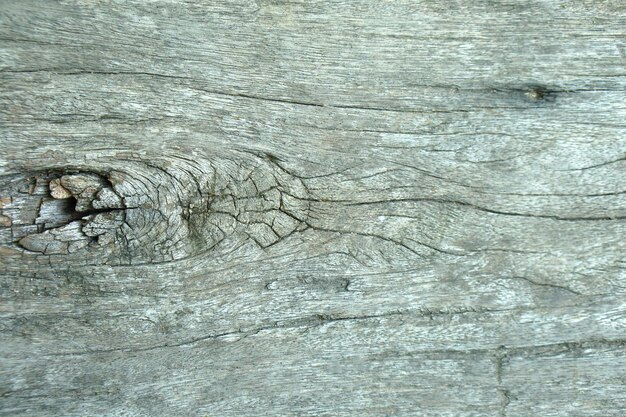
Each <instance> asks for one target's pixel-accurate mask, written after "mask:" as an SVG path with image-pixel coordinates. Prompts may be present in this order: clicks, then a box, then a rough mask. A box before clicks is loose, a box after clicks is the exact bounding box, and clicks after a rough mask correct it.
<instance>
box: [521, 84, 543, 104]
mask: <svg viewBox="0 0 626 417" xmlns="http://www.w3.org/2000/svg"><path fill="white" fill-rule="evenodd" d="M524 95H525V96H526V98H527V99H529V100H531V101H541V100H545V99H546V98H547V96H548V90H547V89H545V88H543V87H537V86H536V87H531V88H530V89H528V90H527V91H526V92H525V93H524Z"/></svg>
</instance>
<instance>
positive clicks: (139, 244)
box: [0, 157, 309, 265]
mask: <svg viewBox="0 0 626 417" xmlns="http://www.w3.org/2000/svg"><path fill="white" fill-rule="evenodd" d="M219 162H220V163H219V164H216V163H211V162H209V161H207V160H204V161H200V162H198V163H196V162H193V161H190V160H189V159H183V158H180V159H176V158H170V159H168V160H160V161H159V160H156V159H153V160H151V161H150V162H146V161H145V160H132V161H129V160H125V161H123V162H118V163H117V164H116V166H115V169H111V167H109V168H108V169H106V170H96V169H94V170H93V171H91V170H81V169H78V170H69V169H68V170H66V171H51V172H45V173H39V174H35V175H34V176H31V177H28V178H24V177H19V176H15V177H14V178H12V179H10V180H9V181H8V183H7V182H6V181H5V182H4V183H0V190H1V191H2V192H3V193H7V194H8V196H9V197H8V199H7V200H6V202H5V203H3V206H2V207H0V216H2V217H0V245H2V244H3V245H5V246H7V245H8V246H11V245H12V247H13V248H14V249H17V250H21V253H22V254H23V255H26V256H27V257H28V256H30V257H33V256H41V255H44V256H48V257H51V260H50V261H52V260H54V259H58V260H59V262H62V263H63V264H67V263H68V262H76V263H80V264H109V265H135V264H146V263H163V262H171V261H176V260H181V259H185V258H188V257H190V256H194V255H197V254H200V253H203V252H206V251H209V250H212V251H214V250H216V248H217V246H218V245H219V244H221V243H222V242H223V241H224V240H227V239H231V240H232V239H235V240H240V241H250V242H251V243H252V244H253V245H255V246H257V247H258V248H260V249H261V250H266V249H267V248H269V247H270V246H273V245H275V244H277V243H279V242H281V241H282V239H283V238H284V237H286V236H289V235H291V234H292V233H294V232H295V231H298V230H303V229H305V228H306V223H305V219H306V216H307V215H308V214H307V210H308V209H309V200H307V198H306V197H307V196H306V190H305V188H304V186H303V185H302V183H301V181H300V180H299V179H297V178H293V177H292V176H290V174H289V173H288V172H286V171H284V170H282V169H281V168H280V167H279V166H277V165H276V163H275V162H273V161H268V160H266V159H263V158H262V157H259V158H257V159H256V160H255V161H254V162H250V163H249V162H248V161H244V162H242V161H230V160H227V159H224V160H220V161H219ZM7 231H8V233H6V232H7ZM1 233H4V235H2V234H1ZM3 237H4V238H3ZM3 241H4V242H3ZM7 241H8V243H7ZM61 257H62V258H61ZM25 259H30V258H25ZM33 259H34V258H33Z"/></svg>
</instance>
